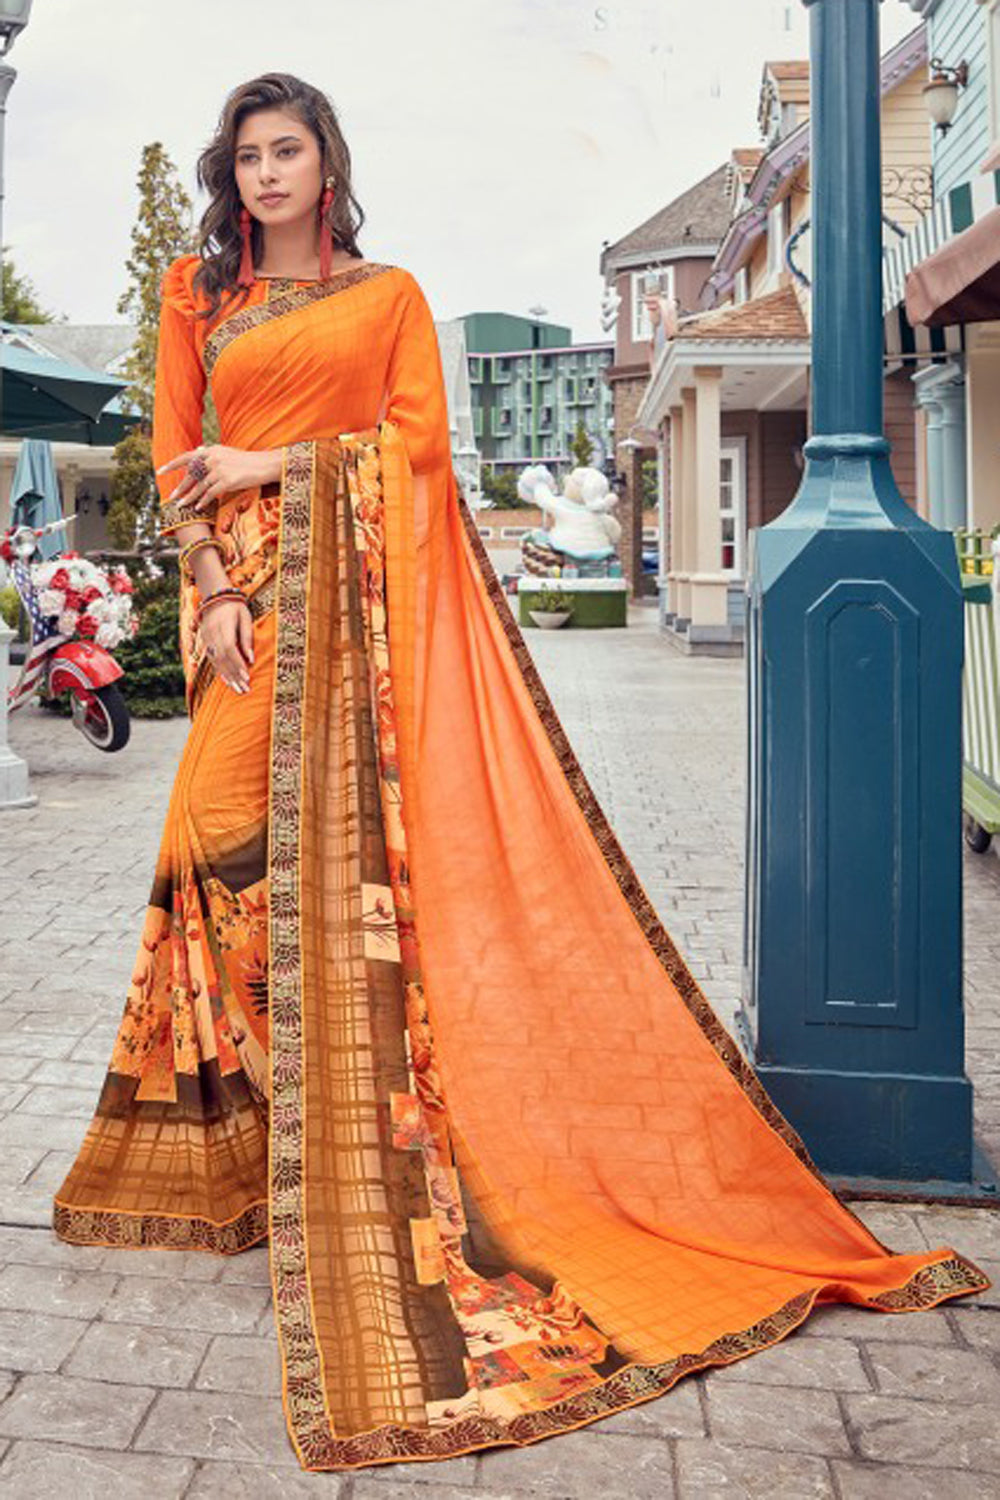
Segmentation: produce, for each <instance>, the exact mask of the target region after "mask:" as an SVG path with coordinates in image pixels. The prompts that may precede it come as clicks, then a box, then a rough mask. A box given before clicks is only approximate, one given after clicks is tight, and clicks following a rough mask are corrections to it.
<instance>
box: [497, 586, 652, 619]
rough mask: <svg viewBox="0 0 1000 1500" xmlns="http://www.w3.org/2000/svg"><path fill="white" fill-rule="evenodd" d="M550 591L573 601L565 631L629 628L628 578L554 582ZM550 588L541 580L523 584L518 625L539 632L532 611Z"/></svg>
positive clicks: (520, 591)
mask: <svg viewBox="0 0 1000 1500" xmlns="http://www.w3.org/2000/svg"><path fill="white" fill-rule="evenodd" d="M550 587H551V588H557V589H558V590H559V592H560V593H561V594H566V595H568V596H569V597H570V598H571V599H572V601H573V613H572V615H571V617H570V618H569V619H568V620H567V621H566V624H565V625H563V626H561V627H560V629H562V630H572V629H574V628H575V627H579V628H582V629H584V630H588V629H589V630H599V629H601V628H602V627H604V626H608V625H619V626H620V625H627V624H628V584H627V582H626V580H625V579H624V578H554V579H553V580H552V583H551V585H550ZM546 588H547V585H546V584H545V583H544V582H543V581H542V580H541V579H536V578H530V579H529V578H522V579H520V580H519V582H518V588H517V597H518V606H519V608H518V624H520V625H522V626H526V627H528V628H530V629H532V630H535V629H537V628H538V627H537V626H536V625H535V622H534V620H533V619H532V618H531V615H530V614H529V613H528V611H529V610H532V609H536V608H537V607H538V603H539V600H540V599H541V597H542V594H543V593H544V592H546Z"/></svg>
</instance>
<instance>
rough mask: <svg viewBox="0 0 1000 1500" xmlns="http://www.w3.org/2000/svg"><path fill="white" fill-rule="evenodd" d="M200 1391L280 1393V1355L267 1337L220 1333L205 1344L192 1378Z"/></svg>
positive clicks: (252, 1393) (276, 1344)
mask: <svg viewBox="0 0 1000 1500" xmlns="http://www.w3.org/2000/svg"><path fill="white" fill-rule="evenodd" d="M194 1384H195V1387H196V1388H197V1389H198V1390H202V1391H245V1392H246V1393H247V1394H248V1395H251V1396H274V1395H280V1394H281V1356H280V1354H279V1352H278V1341H277V1339H276V1338H274V1337H273V1336H272V1337H271V1338H263V1337H256V1338H236V1337H232V1336H231V1335H229V1334H220V1335H218V1336H217V1337H216V1338H214V1339H213V1340H212V1342H211V1345H210V1346H209V1350H208V1353H207V1354H206V1356H205V1359H204V1362H203V1363H202V1365H201V1368H200V1369H199V1370H198V1374H197V1376H196V1377H195V1381H194Z"/></svg>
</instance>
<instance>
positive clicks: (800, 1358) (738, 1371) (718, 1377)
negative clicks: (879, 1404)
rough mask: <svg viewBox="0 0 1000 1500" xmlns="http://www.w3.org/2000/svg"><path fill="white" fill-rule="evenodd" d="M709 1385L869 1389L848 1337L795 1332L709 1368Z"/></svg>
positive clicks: (857, 1354)
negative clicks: (745, 1356) (732, 1361)
mask: <svg viewBox="0 0 1000 1500" xmlns="http://www.w3.org/2000/svg"><path fill="white" fill-rule="evenodd" d="M706 1379H707V1382H708V1385H709V1388H711V1387H713V1386H715V1385H718V1384H722V1385H725V1384H729V1383H737V1384H738V1383H740V1382H741V1381H748V1382H749V1383H750V1384H751V1385H793V1386H800V1387H802V1386H815V1387H817V1388H818V1389H819V1390H833V1391H870V1390H871V1388H872V1387H871V1381H870V1380H869V1379H868V1376H867V1375H866V1373H865V1367H864V1365H863V1364H862V1362H861V1354H860V1352H859V1350H858V1346H857V1345H856V1344H854V1343H851V1341H850V1340H849V1339H834V1338H829V1339H800V1338H798V1337H797V1336H796V1334H794V1333H793V1334H792V1336H791V1337H790V1338H787V1339H783V1340H782V1342H781V1343H780V1344H775V1345H774V1347H773V1348H771V1349H762V1350H761V1351H760V1353H759V1354H753V1355H751V1356H750V1357H749V1358H748V1359H738V1360H737V1361H736V1362H735V1364H731V1365H726V1366H724V1367H723V1368H722V1369H719V1370H712V1371H710V1372H709V1374H708V1375H707V1377H706Z"/></svg>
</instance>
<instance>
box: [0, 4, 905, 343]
mask: <svg viewBox="0 0 1000 1500" xmlns="http://www.w3.org/2000/svg"><path fill="white" fill-rule="evenodd" d="M882 12H883V15H882V40H883V46H887V45H889V44H891V43H892V42H895V41H897V40H898V39H899V38H900V37H901V36H903V35H904V34H905V33H906V32H908V31H909V30H911V29H912V28H913V26H914V25H915V24H916V23H917V17H916V15H915V14H914V12H913V11H912V10H911V9H910V8H909V6H908V5H907V4H905V3H904V0H886V3H885V4H884V5H883V7H882ZM807 55H808V21H807V12H806V10H805V8H804V6H803V5H802V3H801V0H790V3H785V0H655V3H654V0H602V3H594V0H34V7H33V10H32V17H31V21H30V24H29V26H28V28H27V30H26V31H25V32H24V33H23V34H22V36H21V38H20V40H19V41H18V42H17V43H16V44H15V45H14V47H13V49H12V50H11V52H10V53H9V54H8V57H7V61H8V62H9V63H12V64H13V65H14V66H15V68H16V69H17V72H18V77H17V79H16V81H15V83H14V87H13V89H12V90H11V93H10V95H9V98H8V101H7V142H6V154H5V179H6V196H5V202H4V220H3V239H4V242H5V243H8V244H9V245H10V246H11V248H12V253H13V255H14V258H15V260H16V262H17V265H18V268H19V269H21V270H23V271H25V272H27V273H28V274H29V275H30V276H31V277H32V279H33V280H34V282H35V286H36V288H37V290H38V293H39V296H40V299H41V301H42V303H43V305H45V306H46V307H48V308H49V309H50V310H51V311H53V312H55V313H57V314H66V315H67V316H68V317H69V318H70V319H71V320H73V321H74V322H116V321H118V314H117V313H116V312H115V302H116V300H117V298H118V296H119V295H120V293H121V292H122V290H123V289H124V261H125V257H126V255H127V254H128V245H129V233H130V229H131V226H132V221H133V218H134V215H135V211H136V206H137V200H136V190H135V179H136V173H137V170H138V165H139V159H140V153H141V151H142V148H143V146H144V145H145V144H146V143H147V142H149V141H153V140H160V141H162V142H163V144H164V146H165V147H166V149H167V151H168V153H169V154H170V156H171V157H172V159H173V161H174V162H175V164H176V166H177V168H178V170H179V172H180V174H181V178H182V180H183V182H184V184H185V186H186V187H187V189H188V191H189V193H190V194H191V196H192V198H193V199H194V203H195V213H196V216H198V215H200V213H201V212H202V210H203V208H204V206H205V204H204V200H203V199H202V198H201V197H200V196H199V195H197V194H196V190H195V183H194V166H195V160H196V158H197V156H198V153H199V151H200V150H201V149H202V147H203V146H204V145H205V144H206V143H207V141H208V140H209V138H210V136H211V134H212V132H213V130H214V127H215V124H216V121H217V119H218V115H219V111H220V108H221V106H222V103H223V100H224V99H225V96H226V95H227V93H228V92H229V91H230V90H231V89H233V88H234V87H235V86H236V85H237V84H239V83H242V82H245V81H246V80H247V79H250V78H252V77H254V76H256V75H257V74H258V73H263V72H268V71H271V70H279V71H282V72H290V73H296V74H298V75H299V76H301V77H303V78H305V79H307V80H308V81H309V82H310V83H312V84H314V85H316V86H317V87H319V88H321V89H323V90H324V91H325V92H326V93H327V94H328V95H329V96H330V98H331V99H332V100H333V103H334V105H335V107H336V108H337V111H338V114H339V116H340V121H341V126H342V128H343V131H344V134H345V136H346V139H347V142H348V145H349V146H350V149H351V153H352V157H353V162H354V184H355V192H356V194H357V196H358V198H359V200H360V202H361V205H362V207H363V208H364V210H365V213H366V216H367V218H366V223H365V225H364V228H363V230H362V233H361V237H360V243H361V248H362V251H363V253H364V255H365V256H366V258H368V259H370V260H385V261H390V262H392V263H393V264H395V265H402V266H405V267H407V268H408V269H409V270H410V271H412V272H413V274H414V275H415V276H416V277H417V279H418V280H419V281H420V283H421V285H422V286H423V288H424V290H425V292H426V293H427V296H428V299H429V300H430V303H431V306H432V308H433V310H434V314H435V317H438V318H452V317H458V316H459V315H461V314H464V313H469V312H474V311H479V310H486V311H492V310H500V311H506V312H513V313H527V312H528V310H529V309H530V308H532V307H534V306H540V307H543V308H545V309H546V313H547V316H548V317H550V318H552V319H553V320H555V321H557V322H561V323H567V324H569V325H570V327H571V328H572V331H573V337H574V339H575V340H576V341H582V340H586V339H595V338H600V337H602V334H601V331H600V323H599V302H600V295H601V285H602V283H601V278H600V274H599V271H598V258H599V256H600V251H601V243H602V241H603V240H605V239H608V240H612V241H613V240H615V239H617V238H619V237H620V236H621V235H622V234H625V233H627V232H628V230H630V229H631V228H633V227H634V226H635V225H636V224H639V223H641V222H642V220H643V219H645V218H648V216H649V215H650V214H652V213H654V212H655V211H656V210H657V209H658V208H660V207H662V205H663V204H665V203H667V202H669V201H670V200H671V199H672V198H674V197H676V196H677V194H678V193H680V192H683V191H684V189H685V188H686V187H689V186H690V185H691V184H692V183H694V182H697V181H698V180H699V178H701V177H704V176H705V175H706V174H707V173H708V172H710V171H712V170H713V168H714V167H716V166H718V165H719V164H720V163H721V162H723V161H725V160H726V158H727V156H728V154H729V150H730V148H731V147H733V146H750V145H754V144H756V142H757V138H758V137H757V124H756V112H757V93H758V88H759V84H760V74H761V67H762V64H763V62H764V61H765V59H767V58H789V57H805V56H807Z"/></svg>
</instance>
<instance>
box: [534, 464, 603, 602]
mask: <svg viewBox="0 0 1000 1500" xmlns="http://www.w3.org/2000/svg"><path fill="white" fill-rule="evenodd" d="M517 492H518V494H519V495H520V496H521V499H522V500H527V501H528V502H529V503H531V504H534V505H537V506H540V508H541V509H542V510H543V511H545V512H546V513H547V514H548V515H550V516H551V517H552V525H551V526H549V527H547V528H546V527H543V526H536V527H534V528H532V530H531V531H528V532H525V534H524V536H523V537H522V538H521V558H522V561H523V563H524V568H525V572H527V573H536V574H538V575H540V576H542V577H552V576H554V575H556V574H560V573H561V572H562V570H563V569H564V568H565V567H566V566H567V565H568V564H569V565H575V567H576V568H577V571H578V572H579V574H580V576H581V577H591V578H604V577H607V576H608V573H609V570H610V566H611V564H612V563H613V562H615V561H616V560H617V556H618V552H617V544H618V541H619V539H620V537H621V534H622V529H621V526H620V525H619V523H618V521H617V520H616V519H615V517H614V516H613V515H612V514H611V510H612V508H613V507H614V506H615V505H617V504H618V496H617V495H616V494H615V492H614V490H612V489H611V487H610V485H609V484H608V481H607V478H606V476H605V475H604V474H602V473H601V471H600V469H591V468H579V469H573V470H572V471H571V472H570V473H569V474H567V476H566V478H565V479H564V481H563V487H562V493H561V494H560V493H559V492H558V491H557V490H556V487H555V481H554V480H553V478H552V475H551V473H550V472H549V470H548V469H547V468H546V467H545V465H544V464H531V465H529V467H528V468H526V469H523V470H522V471H521V475H520V477H519V479H518V482H517Z"/></svg>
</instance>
